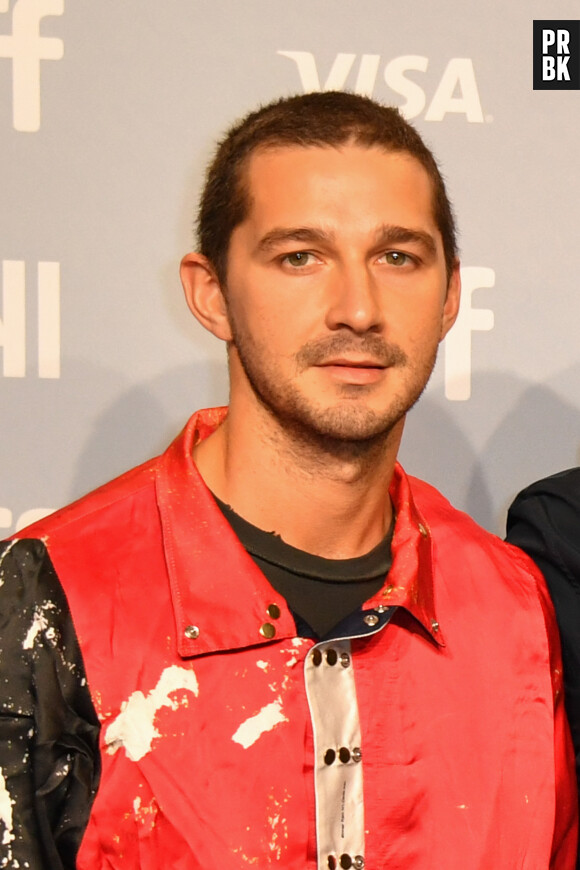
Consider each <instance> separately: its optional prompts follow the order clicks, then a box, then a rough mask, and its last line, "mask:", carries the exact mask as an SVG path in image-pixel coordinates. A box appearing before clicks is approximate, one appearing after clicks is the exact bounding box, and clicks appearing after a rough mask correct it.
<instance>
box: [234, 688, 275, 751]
mask: <svg viewBox="0 0 580 870" xmlns="http://www.w3.org/2000/svg"><path fill="white" fill-rule="evenodd" d="M287 721H288V719H287V718H286V716H284V714H283V713H282V699H281V698H277V699H276V700H275V701H272V703H271V704H266V706H265V707H262V709H261V710H260V712H259V713H256V715H255V716H250V718H249V719H246V721H245V722H242V724H241V725H240V727H239V728H238V730H237V731H236V733H235V734H234V735H233V736H232V740H233V741H234V743H239V744H240V746H243V747H244V749H247V748H248V746H252V744H254V743H255V742H256V740H258V739H259V738H260V737H261V736H262V734H264V733H265V732H266V731H271V730H272V728H274V727H275V726H276V725H279V724H280V723H281V722H287Z"/></svg>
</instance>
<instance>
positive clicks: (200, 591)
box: [156, 408, 442, 657]
mask: <svg viewBox="0 0 580 870" xmlns="http://www.w3.org/2000/svg"><path fill="white" fill-rule="evenodd" d="M226 414H227V408H212V409H208V410H204V411H199V412H197V413H196V414H194V415H193V417H192V418H191V419H190V420H189V422H188V424H187V426H186V427H185V429H184V430H183V432H182V433H181V434H180V435H179V436H178V437H177V438H176V439H175V441H174V442H173V443H172V444H171V445H170V446H169V448H168V449H167V451H166V452H165V453H164V454H163V455H162V456H161V457H160V459H159V464H158V466H157V472H156V496H157V504H158V508H159V513H160V517H161V525H162V530H163V543H164V549H165V558H166V562H167V569H168V573H169V578H170V584H171V594H172V599H173V606H174V611H175V619H176V628H177V637H178V641H177V646H178V651H179V654H180V655H181V656H183V657H189V656H197V655H203V654H205V653H210V652H216V651H219V650H226V649H238V648H241V647H247V646H254V645H258V644H263V643H267V642H268V641H270V640H271V639H273V638H277V639H280V638H294V637H295V636H296V627H295V623H294V619H293V617H292V614H291V613H290V611H289V609H288V607H287V605H286V602H285V600H284V599H283V598H282V597H281V596H280V595H279V594H278V593H277V592H276V591H275V590H274V589H273V588H272V586H271V585H270V583H269V582H268V581H267V579H266V578H265V577H264V575H263V574H262V572H261V571H260V569H259V568H258V567H257V565H256V564H255V563H254V561H253V560H252V558H251V556H249V555H248V553H247V552H246V551H245V549H244V548H243V546H242V545H241V543H240V541H239V540H238V538H237V537H236V535H235V533H234V532H233V530H232V528H231V526H230V525H229V523H228V522H227V521H226V520H225V518H224V517H223V515H222V513H221V511H220V509H219V507H218V506H217V504H216V502H215V500H214V498H213V496H212V494H211V492H210V491H209V490H208V488H207V486H206V485H205V483H204V481H203V479H202V477H201V475H200V474H199V471H198V470H197V467H196V465H195V463H194V461H193V457H192V451H193V448H194V446H195V445H196V444H197V443H199V441H201V440H203V439H204V438H206V437H207V436H208V435H210V434H211V433H212V432H213V431H214V430H215V429H216V428H217V427H218V426H219V424H220V423H221V422H222V421H223V420H224V418H225V416H226ZM391 498H392V499H393V504H394V506H395V512H396V517H397V519H396V526H395V533H394V537H393V565H392V568H391V570H390V572H389V575H388V577H387V581H386V583H385V585H384V587H383V588H382V589H381V590H380V591H379V592H378V593H377V595H375V596H373V598H372V599H369V601H367V602H366V603H365V605H364V609H365V610H367V609H371V608H377V607H378V608H379V609H382V610H384V608H385V605H386V606H389V607H390V606H393V605H394V606H401V607H405V608H406V609H407V610H409V611H410V612H411V613H412V614H413V616H414V617H415V618H416V619H418V620H419V622H421V624H422V625H423V626H424V627H425V629H426V630H427V631H428V632H429V634H431V635H432V636H433V637H434V638H435V639H436V640H437V642H438V643H442V639H441V632H440V631H438V624H437V620H436V618H435V613H434V604H433V576H432V562H431V539H430V534H429V531H428V527H427V524H426V523H425V521H424V520H423V518H422V517H421V516H420V514H419V512H418V510H417V508H416V507H415V505H414V502H413V499H412V495H411V492H410V488H409V483H408V480H407V478H406V476H405V473H404V472H403V470H402V469H401V468H400V467H397V469H396V471H395V476H394V479H393V483H392V486H391Z"/></svg>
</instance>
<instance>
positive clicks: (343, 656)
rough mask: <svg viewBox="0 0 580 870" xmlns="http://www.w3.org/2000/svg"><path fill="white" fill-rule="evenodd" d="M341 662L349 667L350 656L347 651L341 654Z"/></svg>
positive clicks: (344, 666)
mask: <svg viewBox="0 0 580 870" xmlns="http://www.w3.org/2000/svg"><path fill="white" fill-rule="evenodd" d="M340 663H341V665H342V666H343V668H348V666H349V665H350V656H349V654H348V653H347V652H343V653H341V654H340Z"/></svg>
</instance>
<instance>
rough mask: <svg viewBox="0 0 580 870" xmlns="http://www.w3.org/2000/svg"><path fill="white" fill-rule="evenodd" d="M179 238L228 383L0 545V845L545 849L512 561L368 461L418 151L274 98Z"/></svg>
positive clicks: (544, 776) (386, 368) (169, 849)
mask: <svg viewBox="0 0 580 870" xmlns="http://www.w3.org/2000/svg"><path fill="white" fill-rule="evenodd" d="M199 237H200V243H201V253H200V254H190V255H188V256H186V257H185V258H184V260H183V262H182V280H183V284H184V288H185V294H186V298H187V301H188V304H189V307H190V309H191V310H192V312H193V314H194V315H195V317H197V319H198V320H199V321H200V322H201V323H202V324H203V325H204V326H205V327H207V328H208V329H209V330H210V331H211V332H212V333H213V334H214V335H216V336H217V337H218V338H220V339H222V340H223V341H224V342H226V344H227V348H228V360H229V370H230V380H231V395H230V403H229V408H228V409H227V412H226V409H214V410H210V411H202V412H199V413H198V414H196V415H195V416H194V417H193V418H192V419H191V420H190V422H189V423H188V425H187V427H186V429H185V430H184V432H183V433H182V434H181V435H180V436H179V437H178V438H177V440H176V441H175V442H174V443H173V444H172V445H171V446H170V447H169V449H168V450H167V452H166V453H165V454H163V456H161V457H160V458H157V459H155V460H153V461H152V462H150V463H146V464H145V465H144V466H141V467H140V468H138V469H135V470H133V471H131V472H129V473H128V474H127V475H125V476H124V477H122V478H120V479H119V480H117V481H114V482H112V483H111V484H108V485H107V486H105V487H103V488H102V489H100V490H98V491H97V492H95V493H92V494H90V495H89V496H87V497H85V498H84V499H82V500H81V501H80V502H78V503H76V504H75V505H72V506H71V507H69V508H66V509H65V510H63V511H61V512H59V513H57V514H56V515H53V516H52V517H50V518H48V519H47V520H45V521H43V522H41V523H39V524H37V525H36V526H34V527H32V528H31V529H29V530H28V531H27V533H26V537H27V538H32V539H33V540H27V541H17V542H16V543H14V542H12V543H11V544H9V545H8V548H7V549H6V550H5V552H4V557H3V560H2V563H1V565H0V571H1V572H2V574H1V579H2V582H3V586H2V587H1V589H0V591H3V592H4V594H5V595H6V596H7V598H8V601H9V602H10V606H11V607H12V611H13V612H12V615H11V618H10V619H7V623H8V630H9V632H10V643H9V644H6V645H5V647H4V649H3V651H2V655H3V659H2V661H3V663H4V664H6V666H7V668H8V671H7V675H6V680H7V681H8V690H7V698H8V699H9V702H10V704H11V705H12V719H11V720H10V721H9V722H8V724H7V725H6V737H7V739H6V749H5V750H4V751H5V753H6V755H5V758H6V764H4V763H3V764H2V768H3V776H4V780H3V782H4V792H3V795H4V797H3V803H0V807H3V819H4V823H5V833H4V843H3V846H2V848H3V849H4V854H5V856H6V859H5V860H6V863H7V866H10V861H12V862H13V866H16V864H15V863H14V862H15V861H18V862H20V864H19V866H25V865H24V861H28V862H29V864H30V865H31V866H35V867H38V866H48V867H50V868H55V867H58V866H60V865H59V864H58V863H57V857H56V856H62V857H61V858H60V860H62V863H63V864H64V866H73V864H74V860H75V858H74V855H75V851H76V849H77V847H78V846H79V843H80V848H79V851H78V857H77V866H78V867H79V868H81V870H89V868H104V867H107V868H120V867H122V868H123V870H126V868H146V867H147V868H156V870H157V868H180V870H181V868H183V870H187V868H218V867H219V868H222V867H223V868H225V867H236V868H245V867H258V868H264V867H271V866H275V865H276V866H281V867H286V868H298V867H300V868H318V870H323V868H324V870H328V868H330V870H334V868H337V867H340V868H349V867H353V868H357V870H361V868H363V867H367V868H372V870H375V868H383V867H385V868H386V867H389V868H405V870H411V868H417V870H419V868H427V867H429V868H430V867H433V866H439V867H444V868H446V870H466V868H470V870H490V868H494V870H495V868H516V867H517V868H529V870H532V868H534V870H539V868H546V867H553V868H558V870H560V868H562V870H564V868H568V867H570V866H572V864H573V861H574V853H575V845H576V798H575V793H574V789H573V783H572V774H571V765H572V762H571V754H570V747H569V740H568V735H567V731H566V724H565V718H564V715H563V707H562V703H561V697H560V681H559V675H560V659H559V652H558V645H557V640H556V633H555V627H554V619H553V614H552V611H551V609H550V605H549V602H548V597H547V594H546V591H545V589H544V586H543V584H542V581H541V580H540V577H539V576H538V575H537V574H536V573H535V572H534V568H533V566H532V565H531V564H530V563H529V562H528V560H527V559H526V557H525V556H524V555H523V554H521V553H519V551H517V550H515V549H512V548H510V547H508V546H507V545H505V544H503V543H501V542H500V541H499V540H497V539H496V538H494V537H492V536H491V535H489V534H487V533H486V532H484V531H483V530H481V529H479V528H478V527H477V526H475V524H473V523H472V522H471V521H470V520H469V519H468V518H467V517H466V516H465V515H463V514H461V513H459V512H457V511H455V510H454V509H453V508H451V506H450V505H449V504H448V503H447V502H446V501H445V500H444V499H443V498H442V497H441V496H440V495H439V494H438V493H437V492H435V491H434V490H433V489H432V488H431V487H429V486H428V485H427V484H424V483H422V482H420V481H417V480H412V479H409V478H407V477H406V476H405V474H404V472H403V471H402V469H401V468H400V467H399V466H397V465H396V456H397V451H398V447H399V443H400V440H401V435H402V431H403V425H404V419H405V414H406V412H407V411H408V410H409V408H410V407H411V406H412V405H413V404H414V403H415V401H416V400H417V399H418V397H419V395H420V393H421V392H422V390H423V388H424V386H425V384H426V382H427V379H428V377H429V374H430V372H431V369H432V367H433V364H434V361H435V357H436V353H437V348H438V345H439V342H440V341H441V340H442V338H443V337H444V336H445V334H446V333H447V331H448V330H449V329H450V327H451V326H452V324H453V322H454V320H455V318H456V315H457V310H458V305H459V264H458V261H457V252H456V243H455V232H454V224H453V218H452V214H451V209H450V206H449V202H448V199H447V195H446V192H445V188H444V185H443V182H442V180H441V176H440V174H439V171H438V169H437V166H436V163H435V161H434V159H433V156H432V155H431V153H430V152H429V151H428V149H427V148H426V146H425V145H424V144H423V142H422V141H421V139H420V138H419V136H418V134H417V133H416V131H415V130H414V129H413V128H412V127H411V126H410V125H408V124H407V123H406V122H405V121H403V119H402V118H401V117H400V116H399V114H398V112H397V111H396V110H393V109H387V108H384V107H381V106H379V105H378V104H376V103H374V102H372V101H371V100H368V99H366V98H363V97H357V96H354V95H349V94H342V93H327V94H309V95H306V96H301V97H294V98H290V99H285V100H282V101H279V102H277V103H274V104H271V105H270V106H266V107H265V108H262V109H260V110H259V111H258V112H256V113H253V114H251V115H249V116H248V117H247V118H245V119H244V120H243V121H241V122H240V123H239V124H238V125H236V126H235V127H234V128H233V129H232V130H230V132H229V134H228V135H227V137H226V138H225V139H224V141H223V142H222V143H221V145H220V146H219V149H218V151H217V155H216V157H215V159H214V161H213V163H212V165H211V167H210V169H209V173H208V177H207V182H206V186H205V190H204V193H203V195H202V201H201V208H200V213H199ZM62 590H64V595H66V600H65V598H64V595H63V592H62ZM12 602H14V604H12ZM67 608H69V609H70V613H69V610H68V609H67ZM2 612H4V611H2ZM73 626H74V632H73ZM77 643H78V644H79V645H80V652H79V648H78V647H77ZM15 651H17V654H16V653H15ZM80 653H82V659H83V661H84V669H86V673H85V670H84V669H83V663H82V661H81V657H80ZM40 669H42V672H41V671H40ZM31 673H32V677H31V676H30V674H31ZM37 674H38V676H37ZM47 674H48V676H46V675H47ZM31 679H32V681H33V683H32V685H33V689H32V690H31V689H29V686H30V681H31ZM85 680H86V681H87V685H85ZM27 693H28V694H27ZM55 695H56V699H57V700H56V701H53V696H55ZM93 708H94V711H95V713H96V716H95V715H94V714H93ZM97 717H98V721H99V722H100V746H101V753H100V760H101V763H102V773H101V777H100V784H99V786H98V790H97V792H96V798H95V801H94V804H93V805H92V809H91V810H90V814H89V809H88V806H89V802H90V796H91V794H92V792H93V791H94V790H95V788H96V780H97V770H96V767H95V764H94V763H92V759H93V758H94V755H93V744H94V739H95V731H96V721H97ZM10 728H12V729H13V732H12V736H11V737H9V735H10V733H11V732H10V731H9V729H10ZM37 757H39V758H40V762H41V763H37V761H36V758H37ZM29 759H33V761H32V763H31V762H30V760H29ZM83 789H84V798H83ZM83 811H84V813H85V817H83ZM71 815H73V819H72V821H71V820H70V819H71ZM86 817H88V821H87V818H86ZM85 823H86V829H85V827H84V826H85ZM34 850H36V851H34ZM47 855H48V856H49V857H48V858H47V857H46V856H47ZM43 861H44V864H43V863H42V862H43Z"/></svg>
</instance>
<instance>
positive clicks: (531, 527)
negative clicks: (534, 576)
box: [507, 468, 580, 591]
mask: <svg viewBox="0 0 580 870" xmlns="http://www.w3.org/2000/svg"><path fill="white" fill-rule="evenodd" d="M507 540H508V541H510V542H511V543H513V544H515V545H516V546H518V547H521V548H522V549H524V550H525V551H526V552H527V553H529V554H530V555H531V556H532V558H533V559H534V560H535V561H536V562H538V564H540V567H542V570H543V571H544V573H546V564H547V563H548V562H549V563H550V564H551V565H552V566H553V567H554V568H556V569H558V570H559V571H560V572H561V573H562V574H563V575H567V576H568V577H569V579H570V580H571V582H572V583H573V584H575V585H578V588H579V591H580V468H571V469H568V470H567V471H562V472H560V473H559V474H554V475H552V476H551V477H546V478H544V479H543V480H538V481H536V482H535V483H533V484H531V485H530V486H528V487H526V489H524V490H522V491H521V492H520V493H519V494H518V496H517V497H516V498H515V499H514V501H513V503H512V505H511V507H510V509H509V511H508V519H507Z"/></svg>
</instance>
